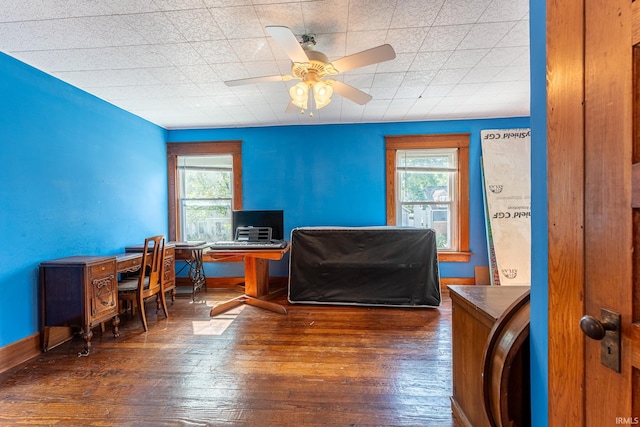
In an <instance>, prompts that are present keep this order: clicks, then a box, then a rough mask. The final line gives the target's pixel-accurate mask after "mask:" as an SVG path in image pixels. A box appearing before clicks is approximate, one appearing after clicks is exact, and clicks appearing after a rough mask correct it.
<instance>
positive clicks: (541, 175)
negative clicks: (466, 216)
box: [529, 1, 549, 427]
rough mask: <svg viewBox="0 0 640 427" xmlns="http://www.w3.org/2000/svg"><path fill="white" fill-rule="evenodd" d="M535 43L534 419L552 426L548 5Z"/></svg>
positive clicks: (537, 13)
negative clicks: (549, 408)
mask: <svg viewBox="0 0 640 427" xmlns="http://www.w3.org/2000/svg"><path fill="white" fill-rule="evenodd" d="M529 15H530V27H529V28H530V39H531V258H532V262H531V330H530V334H531V335H530V340H531V417H532V420H531V421H532V425H533V426H536V427H542V426H546V425H547V424H548V423H549V417H548V411H547V408H548V407H549V406H548V404H549V393H548V385H549V382H548V371H549V361H548V358H547V354H548V348H549V334H548V330H549V329H548V326H549V299H548V290H549V287H548V262H547V257H548V250H547V243H548V228H547V220H548V216H547V81H546V63H547V53H546V32H547V27H546V2H543V1H531V2H530V11H529Z"/></svg>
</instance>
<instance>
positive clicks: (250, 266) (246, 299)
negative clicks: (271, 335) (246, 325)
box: [209, 256, 287, 316]
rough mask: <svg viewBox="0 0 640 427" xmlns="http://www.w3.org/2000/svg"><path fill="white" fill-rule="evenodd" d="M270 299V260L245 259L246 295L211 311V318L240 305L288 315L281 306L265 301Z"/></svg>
mask: <svg viewBox="0 0 640 427" xmlns="http://www.w3.org/2000/svg"><path fill="white" fill-rule="evenodd" d="M268 297H269V260H268V259H264V258H256V257H252V256H245V257H244V295H241V296H239V297H236V298H234V299H232V300H229V301H226V302H223V303H222V304H219V305H217V306H215V307H213V308H212V309H211V312H210V313H209V314H210V316H216V315H218V314H221V313H224V312H225V311H228V310H231V309H232V308H234V307H237V306H239V305H240V304H249V305H253V306H254V307H259V308H263V309H265V310H270V311H273V312H275V313H279V314H287V309H286V308H284V306H282V305H280V304H276V303H274V302H270V301H265V299H268Z"/></svg>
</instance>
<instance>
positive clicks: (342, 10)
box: [301, 0, 349, 35]
mask: <svg viewBox="0 0 640 427" xmlns="http://www.w3.org/2000/svg"><path fill="white" fill-rule="evenodd" d="M301 5H302V14H303V17H304V25H305V28H306V29H307V30H309V31H311V32H314V33H316V34H318V35H320V34H326V33H346V31H347V23H348V16H349V5H348V2H345V1H344V0H320V1H313V2H306V3H301ZM327 11H331V12H330V14H328V13H327Z"/></svg>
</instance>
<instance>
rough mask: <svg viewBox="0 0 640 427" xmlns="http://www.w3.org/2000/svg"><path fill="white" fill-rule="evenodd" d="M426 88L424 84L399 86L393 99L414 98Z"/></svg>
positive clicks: (420, 94)
mask: <svg viewBox="0 0 640 427" xmlns="http://www.w3.org/2000/svg"><path fill="white" fill-rule="evenodd" d="M426 88H427V86H426V85H425V86H416V87H412V86H401V87H400V88H399V89H398V90H397V91H396V94H395V96H394V99H405V98H408V99H413V100H416V99H418V98H419V97H420V96H422V93H423V92H424V91H425V89H426Z"/></svg>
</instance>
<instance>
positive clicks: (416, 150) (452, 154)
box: [385, 134, 471, 262]
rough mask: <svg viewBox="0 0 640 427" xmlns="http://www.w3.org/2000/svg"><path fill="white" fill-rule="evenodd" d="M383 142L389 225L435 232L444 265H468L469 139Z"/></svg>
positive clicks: (459, 136) (460, 136)
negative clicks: (384, 147)
mask: <svg viewBox="0 0 640 427" xmlns="http://www.w3.org/2000/svg"><path fill="white" fill-rule="evenodd" d="M385 139H386V157H387V158H386V162H387V224H388V225H401V226H413V227H421V228H431V229H433V230H435V232H436V243H437V246H438V258H439V259H440V260H441V261H454V262H455V261H458V262H466V261H468V260H469V258H470V256H471V253H469V231H468V227H469V179H468V170H469V134H452V135H409V136H388V137H386V138H385Z"/></svg>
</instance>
